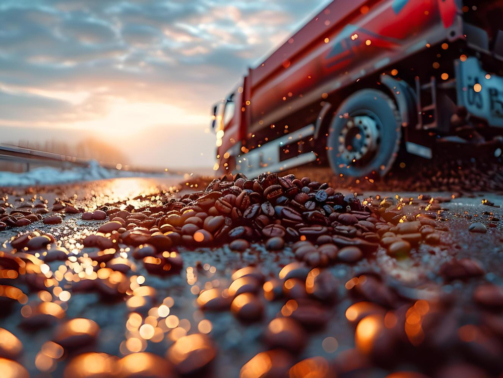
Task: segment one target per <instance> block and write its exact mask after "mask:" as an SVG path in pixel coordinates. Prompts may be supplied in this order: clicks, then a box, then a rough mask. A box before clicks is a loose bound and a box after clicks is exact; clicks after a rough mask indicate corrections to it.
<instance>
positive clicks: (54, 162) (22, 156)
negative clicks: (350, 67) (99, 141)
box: [0, 144, 171, 175]
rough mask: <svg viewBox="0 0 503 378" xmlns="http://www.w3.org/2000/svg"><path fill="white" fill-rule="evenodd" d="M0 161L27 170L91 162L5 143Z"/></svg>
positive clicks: (128, 168) (83, 165)
mask: <svg viewBox="0 0 503 378" xmlns="http://www.w3.org/2000/svg"><path fill="white" fill-rule="evenodd" d="M0 161H7V162H12V163H21V164H25V167H26V171H27V172H28V171H29V170H30V168H31V165H40V166H51V167H56V168H61V169H71V168H74V167H81V168H87V167H89V166H90V164H91V160H85V159H80V158H76V157H73V156H66V155H60V154H55V153H52V152H45V151H39V150H32V149H30V148H23V147H17V146H11V145H5V144H0ZM102 167H103V168H106V169H110V170H123V171H127V172H141V173H146V174H155V175H158V174H165V173H167V172H168V171H166V170H164V169H156V168H143V167H134V166H128V165H125V166H122V165H121V167H120V168H119V167H118V166H112V165H102ZM169 173H171V172H169Z"/></svg>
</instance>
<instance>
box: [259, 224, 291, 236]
mask: <svg viewBox="0 0 503 378" xmlns="http://www.w3.org/2000/svg"><path fill="white" fill-rule="evenodd" d="M262 235H264V236H265V237H266V238H273V237H280V238H282V237H284V236H285V228H284V227H283V226H281V225H279V224H269V225H267V226H265V227H264V228H263V229H262Z"/></svg>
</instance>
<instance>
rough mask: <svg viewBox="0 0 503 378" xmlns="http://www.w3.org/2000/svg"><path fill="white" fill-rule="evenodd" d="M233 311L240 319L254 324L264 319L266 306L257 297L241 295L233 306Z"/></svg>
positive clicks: (234, 301)
mask: <svg viewBox="0 0 503 378" xmlns="http://www.w3.org/2000/svg"><path fill="white" fill-rule="evenodd" d="M231 311H232V313H233V314H234V316H236V317H237V318H238V319H240V320H242V321H245V322H253V321H257V320H259V319H261V318H262V314H263V312H264V305H263V304H262V302H261V301H260V299H258V298H257V297H256V296H255V295H253V294H250V293H244V294H239V295H238V296H236V298H234V300H233V301H232V304H231Z"/></svg>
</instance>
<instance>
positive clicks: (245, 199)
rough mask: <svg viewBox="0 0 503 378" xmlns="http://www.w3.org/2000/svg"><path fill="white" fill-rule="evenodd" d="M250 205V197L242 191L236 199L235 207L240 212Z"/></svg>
mask: <svg viewBox="0 0 503 378" xmlns="http://www.w3.org/2000/svg"><path fill="white" fill-rule="evenodd" d="M250 205H251V200H250V195H249V194H248V192H246V191H242V192H241V193H240V194H239V196H238V197H237V198H236V206H237V207H238V208H239V209H241V210H243V211H244V210H246V209H247V208H248V206H250Z"/></svg>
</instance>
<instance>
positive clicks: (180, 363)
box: [166, 333, 217, 375]
mask: <svg viewBox="0 0 503 378" xmlns="http://www.w3.org/2000/svg"><path fill="white" fill-rule="evenodd" d="M216 354H217V351H216V348H215V346H214V345H213V342H212V341H211V340H210V338H209V337H208V336H206V335H204V334H200V333H196V334H192V335H189V336H183V337H181V338H179V339H178V340H177V341H176V342H175V344H174V345H173V346H171V347H170V348H169V349H168V352H167V355H166V356H167V358H168V360H169V361H171V363H172V364H173V366H174V367H175V370H176V371H177V372H178V373H179V374H182V375H189V374H198V373H200V372H202V371H203V370H205V369H206V368H208V367H209V365H210V364H211V363H212V362H213V360H214V359H215V357H216Z"/></svg>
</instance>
